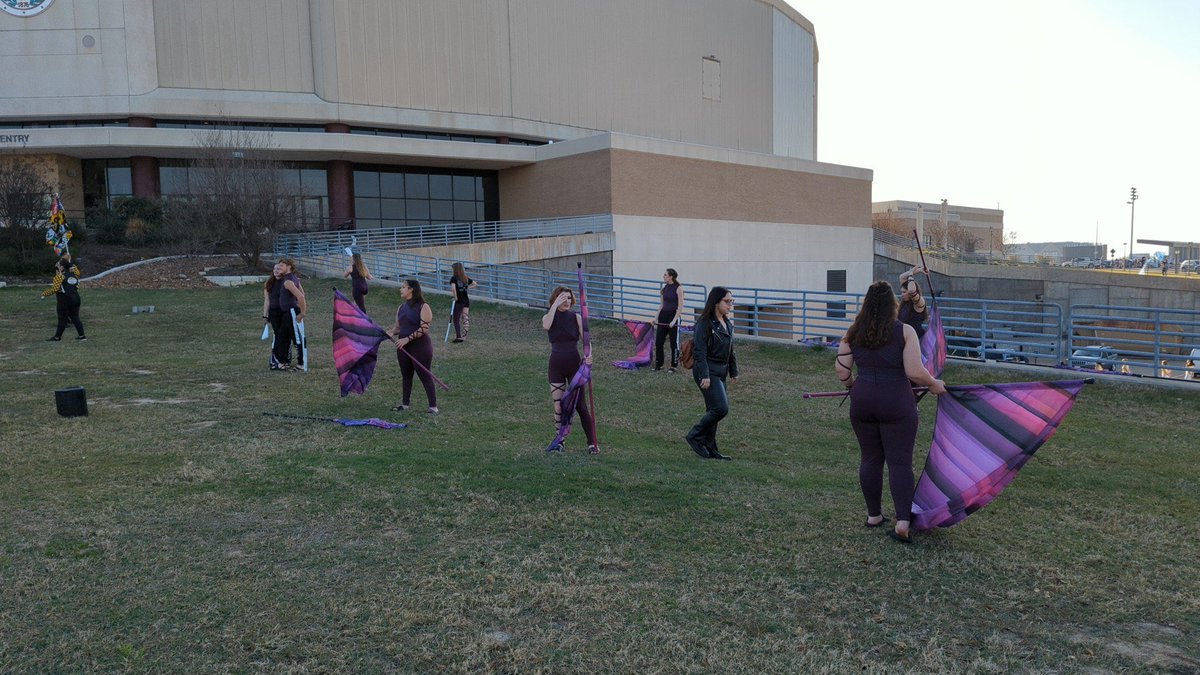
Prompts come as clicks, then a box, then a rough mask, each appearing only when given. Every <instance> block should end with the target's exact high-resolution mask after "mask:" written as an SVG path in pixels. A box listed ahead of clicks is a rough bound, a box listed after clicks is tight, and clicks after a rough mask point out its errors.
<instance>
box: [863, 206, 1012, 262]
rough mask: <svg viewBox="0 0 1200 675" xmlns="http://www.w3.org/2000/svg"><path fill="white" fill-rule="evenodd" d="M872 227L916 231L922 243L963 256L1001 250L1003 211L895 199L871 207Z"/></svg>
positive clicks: (1002, 247) (905, 231)
mask: <svg viewBox="0 0 1200 675" xmlns="http://www.w3.org/2000/svg"><path fill="white" fill-rule="evenodd" d="M871 225H872V227H875V228H877V229H883V230H888V231H890V232H894V233H896V234H911V233H912V231H913V230H916V231H917V233H918V235H919V236H920V237H921V242H922V244H924V245H926V246H930V247H932V248H949V249H954V250H958V251H962V252H964V253H988V254H990V253H993V252H995V253H1000V252H1001V251H1003V249H1004V211H1001V210H1000V209H982V208H978V207H974V206H958V205H956V204H947V203H946V200H942V202H941V203H940V204H934V203H931V202H909V201H903V200H895V201H890V202H874V203H872V204H871Z"/></svg>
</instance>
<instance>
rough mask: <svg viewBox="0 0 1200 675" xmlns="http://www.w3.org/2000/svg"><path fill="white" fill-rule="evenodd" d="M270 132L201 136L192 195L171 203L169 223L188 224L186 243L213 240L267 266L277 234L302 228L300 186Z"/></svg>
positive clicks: (192, 168) (219, 132) (217, 132)
mask: <svg viewBox="0 0 1200 675" xmlns="http://www.w3.org/2000/svg"><path fill="white" fill-rule="evenodd" d="M288 168H289V166H288V164H287V163H285V162H282V161H280V160H279V158H278V155H277V153H276V152H275V144H274V142H273V140H272V137H271V134H270V133H260V132H247V131H237V130H232V129H220V128H218V129H213V130H211V131H204V132H201V133H199V134H197V135H196V155H195V157H194V158H193V159H192V161H191V163H190V165H189V182H190V185H189V188H190V191H191V193H192V194H191V196H190V197H189V198H188V199H186V200H173V201H172V202H170V203H169V204H168V209H167V213H168V221H169V222H170V225H169V227H171V228H172V229H174V230H176V232H175V234H176V236H180V234H179V232H178V230H179V228H187V229H189V230H190V232H192V235H191V236H190V237H181V239H182V240H183V242H184V244H187V242H189V241H190V242H192V244H191V245H196V244H197V243H198V242H200V241H203V240H208V241H211V242H213V243H214V245H215V246H216V247H219V248H226V249H228V248H232V249H233V250H234V251H235V252H236V253H237V254H238V256H240V257H241V259H242V261H243V262H244V263H245V264H246V265H247V266H248V267H250V268H253V269H260V268H261V267H262V256H263V253H265V252H267V251H269V250H271V248H272V247H273V246H274V241H275V235H277V234H279V233H281V232H287V231H290V230H293V229H296V228H297V225H296V222H297V220H298V216H299V215H300V200H301V198H302V197H303V194H302V193H301V190H300V186H299V185H297V184H295V183H294V182H292V181H290V180H289V179H288V172H287V171H286V169H288Z"/></svg>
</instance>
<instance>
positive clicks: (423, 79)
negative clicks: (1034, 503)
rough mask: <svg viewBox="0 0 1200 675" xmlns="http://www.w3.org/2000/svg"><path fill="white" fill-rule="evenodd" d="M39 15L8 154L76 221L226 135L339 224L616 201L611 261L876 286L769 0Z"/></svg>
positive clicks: (66, 6) (703, 278)
mask: <svg viewBox="0 0 1200 675" xmlns="http://www.w3.org/2000/svg"><path fill="white" fill-rule="evenodd" d="M11 5H12V3H5V4H4V7H10V6H11ZM30 5H31V6H35V7H36V8H37V9H38V10H39V11H37V12H36V13H31V12H25V15H22V14H21V13H20V12H11V11H10V12H6V13H0V44H3V45H4V49H5V53H6V54H7V55H9V57H10V62H12V63H17V62H19V63H21V64H23V65H22V66H21V67H11V68H9V69H8V70H7V71H6V74H5V84H4V89H3V93H2V95H0V96H2V98H0V152H2V153H5V154H8V155H10V156H13V155H15V156H21V157H24V158H26V159H28V160H30V161H33V162H35V163H36V164H37V165H38V166H39V167H41V170H42V171H43V172H44V173H45V174H46V175H47V177H48V178H50V180H51V182H52V183H54V184H56V185H58V186H60V188H61V190H62V193H63V197H64V202H65V203H66V206H67V208H68V210H70V211H72V212H78V211H80V210H81V209H83V208H84V207H94V206H105V205H109V204H111V203H112V202H113V200H114V199H117V198H120V197H123V196H129V195H138V196H143V197H164V198H186V197H187V195H188V194H189V179H188V172H189V157H191V156H192V154H193V152H194V150H195V148H196V146H197V144H198V143H199V142H200V141H199V140H198V138H199V137H200V135H201V134H204V133H206V132H205V130H211V129H214V128H219V129H236V130H240V133H244V134H252V135H260V136H261V135H268V136H269V141H270V144H271V145H272V146H273V147H274V150H273V152H274V153H275V155H276V156H277V157H278V158H280V159H282V160H285V161H287V162H290V163H291V164H290V166H291V167H292V168H291V169H289V170H288V171H290V172H294V175H293V176H292V181H291V182H292V183H293V184H294V185H296V186H297V195H296V197H297V199H302V200H303V202H304V204H305V205H306V209H307V213H308V214H309V216H310V217H312V218H316V219H319V220H321V221H322V222H323V223H324V224H325V226H327V227H330V228H342V227H357V228H372V227H393V226H402V225H409V224H437V223H444V222H463V221H478V220H509V219H518V218H540V217H549V216H566V215H583V214H596V213H605V214H609V213H610V214H612V215H613V227H614V232H615V241H616V244H615V246H614V250H613V252H612V262H611V267H612V271H613V273H615V274H617V275H623V276H639V277H649V278H657V277H658V276H659V275H660V274H661V270H662V268H663V267H664V266H665V265H668V264H669V265H670V266H673V267H676V268H678V269H679V270H680V272H681V275H682V276H683V277H684V278H685V279H686V280H687V281H695V282H700V283H707V284H713V283H719V282H723V283H731V284H735V285H754V286H775V287H787V288H812V289H824V288H827V287H828V286H829V285H830V282H828V281H827V280H828V279H841V278H845V279H847V280H848V284H849V287H850V288H859V287H863V286H865V285H866V283H868V282H869V281H870V275H871V259H872V248H871V229H870V227H871V172H870V171H869V170H866V169H860V168H854V167H847V166H839V165H834V164H826V163H822V162H818V161H817V116H816V110H817V46H816V38H815V32H814V28H813V26H812V24H811V23H810V22H809V21H807V20H806V19H805V18H804V17H803V16H801V15H800V14H798V13H797V12H796V11H795V10H794V9H792V8H791V7H790V6H788V5H787V4H785V3H784V2H783V1H782V0H606V1H605V2H600V3H595V2H584V1H582V0H579V1H576V0H438V1H437V2H429V1H424V0H242V1H239V2H179V1H177V0H70V1H68V0H42V1H41V2H31V3H30ZM839 272H842V273H843V274H838V273H839ZM835 285H836V284H835ZM829 290H841V289H836V288H830V289H829Z"/></svg>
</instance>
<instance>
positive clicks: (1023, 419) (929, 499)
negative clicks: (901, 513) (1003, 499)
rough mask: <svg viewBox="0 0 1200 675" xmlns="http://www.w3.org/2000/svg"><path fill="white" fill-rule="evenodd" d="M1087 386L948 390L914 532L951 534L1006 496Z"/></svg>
mask: <svg viewBox="0 0 1200 675" xmlns="http://www.w3.org/2000/svg"><path fill="white" fill-rule="evenodd" d="M1084 384H1086V382H1085V381H1084V380H1064V381H1059V382H1017V383H1012V384H974V385H964V386H953V387H947V388H946V389H947V394H946V395H944V396H941V397H939V398H938V409H937V422H936V423H935V424H934V427H933V443H932V445H931V446H930V448H929V458H928V459H927V460H926V461H925V471H924V472H922V474H921V478H920V479H919V480H918V481H917V488H916V493H915V494H914V495H913V506H912V510H913V527H914V528H916V529H918V530H929V529H932V528H935V527H950V526H951V525H954V524H955V523H958V522H960V521H962V520H963V519H964V518H966V517H967V516H968V515H970V514H972V513H974V512H975V511H978V510H979V509H981V508H983V507H984V506H986V505H987V504H988V503H989V502H991V501H992V500H993V499H995V498H996V495H999V494H1000V491H1001V490H1003V489H1004V488H1005V487H1006V486H1007V485H1008V484H1009V483H1011V482H1012V480H1013V478H1014V477H1016V475H1017V472H1018V471H1020V470H1021V467H1022V466H1024V465H1025V462H1027V461H1029V458H1030V457H1032V456H1033V453H1035V452H1037V450H1038V448H1040V447H1042V444H1043V443H1045V442H1046V441H1047V440H1048V439H1049V438H1050V437H1051V436H1053V435H1054V432H1055V431H1056V430H1057V429H1058V425H1059V424H1060V423H1062V421H1063V418H1064V417H1066V415H1067V413H1068V412H1069V411H1070V410H1071V406H1072V405H1074V404H1075V397H1076V396H1077V395H1078V394H1079V390H1080V389H1082V388H1083V385H1084Z"/></svg>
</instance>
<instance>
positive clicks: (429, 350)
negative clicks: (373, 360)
mask: <svg viewBox="0 0 1200 675" xmlns="http://www.w3.org/2000/svg"><path fill="white" fill-rule="evenodd" d="M413 359H416V360H417V362H418V363H420V364H421V365H422V366H425V367H424V368H420V367H418V366H414V365H413ZM396 361H398V362H399V363H400V374H401V375H402V376H403V377H404V398H403V399H401V401H400V402H401V403H403V404H404V405H408V404H409V402H410V401H411V400H412V385H413V373H414V372H415V373H416V374H417V377H419V378H421V386H422V387H425V397H426V398H428V399H429V407H430V408H436V407H437V390H436V389H434V388H433V374H432V373H430V372H429V369H430V368H431V367H432V366H433V340H430V339H429V336H428V335H422V336H421V337H419V338H417V339H416V340H413V341H412V342H410V343H408V344H406V345H404V349H397V350H396Z"/></svg>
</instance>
